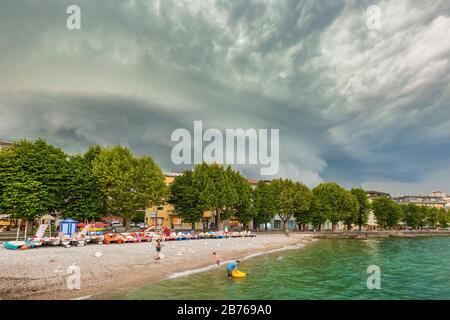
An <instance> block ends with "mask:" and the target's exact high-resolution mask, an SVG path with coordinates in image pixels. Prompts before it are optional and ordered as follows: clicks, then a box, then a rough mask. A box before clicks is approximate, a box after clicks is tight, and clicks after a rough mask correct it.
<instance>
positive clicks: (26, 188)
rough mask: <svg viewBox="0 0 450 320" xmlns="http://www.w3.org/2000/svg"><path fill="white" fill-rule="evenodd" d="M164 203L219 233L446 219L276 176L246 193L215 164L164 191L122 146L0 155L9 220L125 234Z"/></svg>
mask: <svg viewBox="0 0 450 320" xmlns="http://www.w3.org/2000/svg"><path fill="white" fill-rule="evenodd" d="M165 202H169V203H172V204H173V205H175V207H176V211H177V213H178V215H179V217H180V218H182V220H183V222H186V223H192V224H193V228H195V223H196V222H199V221H201V219H202V218H203V214H204V212H206V211H210V212H212V213H213V215H214V218H215V222H216V227H217V228H220V229H222V227H223V224H224V222H225V221H228V220H229V219H230V218H234V219H237V220H238V221H239V222H240V223H242V224H244V225H248V224H249V223H250V222H251V221H253V222H254V224H255V225H256V226H258V225H261V224H267V223H269V222H270V221H271V220H272V219H273V218H274V217H275V216H276V215H278V216H279V218H280V219H281V220H282V222H283V225H284V229H285V230H286V231H287V229H288V222H289V220H290V219H291V218H292V217H295V218H296V222H297V224H299V226H300V228H305V227H306V225H313V226H314V227H315V228H316V229H318V230H320V228H321V226H322V225H323V224H324V223H325V222H327V221H329V222H331V223H332V227H333V230H334V229H336V226H337V225H338V223H344V224H345V225H346V226H347V227H348V228H351V227H352V225H357V226H359V227H360V228H361V227H362V226H364V225H366V224H367V220H368V215H369V212H370V210H373V212H374V214H375V216H376V218H377V221H378V224H379V225H380V226H381V227H383V228H393V227H396V226H397V225H398V224H399V222H400V221H404V222H405V223H406V224H407V225H408V226H410V227H412V228H416V227H418V228H421V227H424V226H430V227H432V228H434V227H436V226H438V225H439V226H441V227H446V226H447V223H448V220H449V216H448V211H446V210H444V209H442V210H439V209H436V208H431V209H428V208H424V207H417V206H414V205H407V206H400V205H398V204H397V203H395V202H394V201H392V200H391V199H389V198H379V199H376V200H374V202H373V204H372V206H371V205H370V203H369V201H368V199H367V195H366V193H365V191H364V190H362V189H359V188H355V189H352V190H350V191H347V190H345V189H344V188H342V187H341V186H339V185H337V184H336V183H332V182H326V183H321V184H319V185H318V186H316V187H315V188H314V189H312V190H310V189H309V188H308V187H307V186H305V185H304V184H302V183H300V182H295V181H292V180H289V179H275V180H272V181H271V182H270V183H269V182H264V181H260V182H259V183H258V184H257V185H256V187H254V188H252V186H251V184H250V183H249V182H248V181H247V179H246V178H244V177H243V176H242V175H241V174H240V173H239V172H238V171H234V170H233V169H232V168H231V167H224V166H221V165H217V164H206V163H203V164H200V165H197V166H196V167H195V168H194V170H192V171H185V172H184V174H183V175H180V176H177V177H176V178H175V179H174V181H173V183H172V184H171V185H170V187H167V186H166V184H165V181H164V174H163V172H162V171H161V169H160V167H159V166H158V165H157V164H156V163H155V162H154V161H153V159H152V158H150V157H146V156H141V157H135V156H134V155H133V154H132V153H131V152H130V150H129V149H127V148H124V147H122V146H116V147H113V148H100V147H98V146H97V147H90V148H89V149H88V150H87V152H86V153H84V154H82V155H68V154H66V153H64V151H63V150H61V149H59V148H56V147H54V146H52V145H50V144H48V143H46V142H45V141H43V140H37V141H35V142H31V141H27V140H22V141H19V142H17V143H14V144H13V146H11V147H7V148H4V149H2V150H0V211H3V212H5V213H8V214H10V215H11V217H12V218H17V219H25V220H35V219H38V218H39V217H41V216H43V215H44V214H47V213H56V214H58V215H60V216H62V217H71V218H74V219H76V220H78V221H86V220H94V219H97V218H99V217H100V216H101V215H102V214H104V213H105V212H108V213H111V214H115V215H119V216H121V217H122V218H123V221H124V225H125V227H126V229H127V230H129V229H130V222H131V221H132V220H133V219H134V218H135V217H136V215H137V214H138V212H141V211H142V209H145V208H148V207H152V206H157V205H161V204H162V203H165ZM29 225H31V224H29Z"/></svg>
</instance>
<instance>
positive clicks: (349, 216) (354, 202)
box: [343, 191, 361, 230]
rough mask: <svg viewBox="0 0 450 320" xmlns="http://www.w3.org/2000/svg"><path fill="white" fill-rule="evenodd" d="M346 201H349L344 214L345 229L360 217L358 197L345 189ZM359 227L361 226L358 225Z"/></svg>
mask: <svg viewBox="0 0 450 320" xmlns="http://www.w3.org/2000/svg"><path fill="white" fill-rule="evenodd" d="M346 198H348V199H347V201H348V202H349V211H348V212H346V213H345V214H344V220H343V221H344V223H345V225H346V226H347V230H351V229H352V225H353V224H357V222H358V221H359V218H360V213H359V203H358V199H357V198H356V196H355V195H353V194H352V193H351V192H349V191H347V197H346ZM360 229H361V227H360Z"/></svg>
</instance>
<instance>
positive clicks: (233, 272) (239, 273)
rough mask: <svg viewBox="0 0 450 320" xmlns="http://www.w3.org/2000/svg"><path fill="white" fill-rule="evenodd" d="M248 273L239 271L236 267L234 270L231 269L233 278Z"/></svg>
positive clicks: (241, 276)
mask: <svg viewBox="0 0 450 320" xmlns="http://www.w3.org/2000/svg"><path fill="white" fill-rule="evenodd" d="M246 275H247V274H246V273H245V272H242V271H239V270H238V269H234V270H233V271H231V276H232V277H233V278H243V277H245V276H246Z"/></svg>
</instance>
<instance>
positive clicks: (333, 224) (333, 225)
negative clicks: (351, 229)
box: [331, 222, 336, 231]
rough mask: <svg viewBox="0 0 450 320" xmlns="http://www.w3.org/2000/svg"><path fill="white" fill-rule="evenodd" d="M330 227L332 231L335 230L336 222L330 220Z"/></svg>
mask: <svg viewBox="0 0 450 320" xmlns="http://www.w3.org/2000/svg"><path fill="white" fill-rule="evenodd" d="M331 228H332V229H333V231H336V223H334V222H332V223H331Z"/></svg>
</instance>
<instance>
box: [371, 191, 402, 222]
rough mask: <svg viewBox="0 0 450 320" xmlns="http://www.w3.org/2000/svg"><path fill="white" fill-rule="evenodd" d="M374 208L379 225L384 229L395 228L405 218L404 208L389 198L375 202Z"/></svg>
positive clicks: (382, 198) (380, 198)
mask: <svg viewBox="0 0 450 320" xmlns="http://www.w3.org/2000/svg"><path fill="white" fill-rule="evenodd" d="M372 208H373V212H374V215H375V217H376V218H377V223H378V225H380V226H381V227H382V228H394V227H396V226H397V225H398V223H399V221H400V219H402V217H403V210H402V207H401V206H400V205H399V204H397V203H395V202H394V201H393V200H392V199H390V198H388V197H379V198H377V199H375V200H373V203H372Z"/></svg>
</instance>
